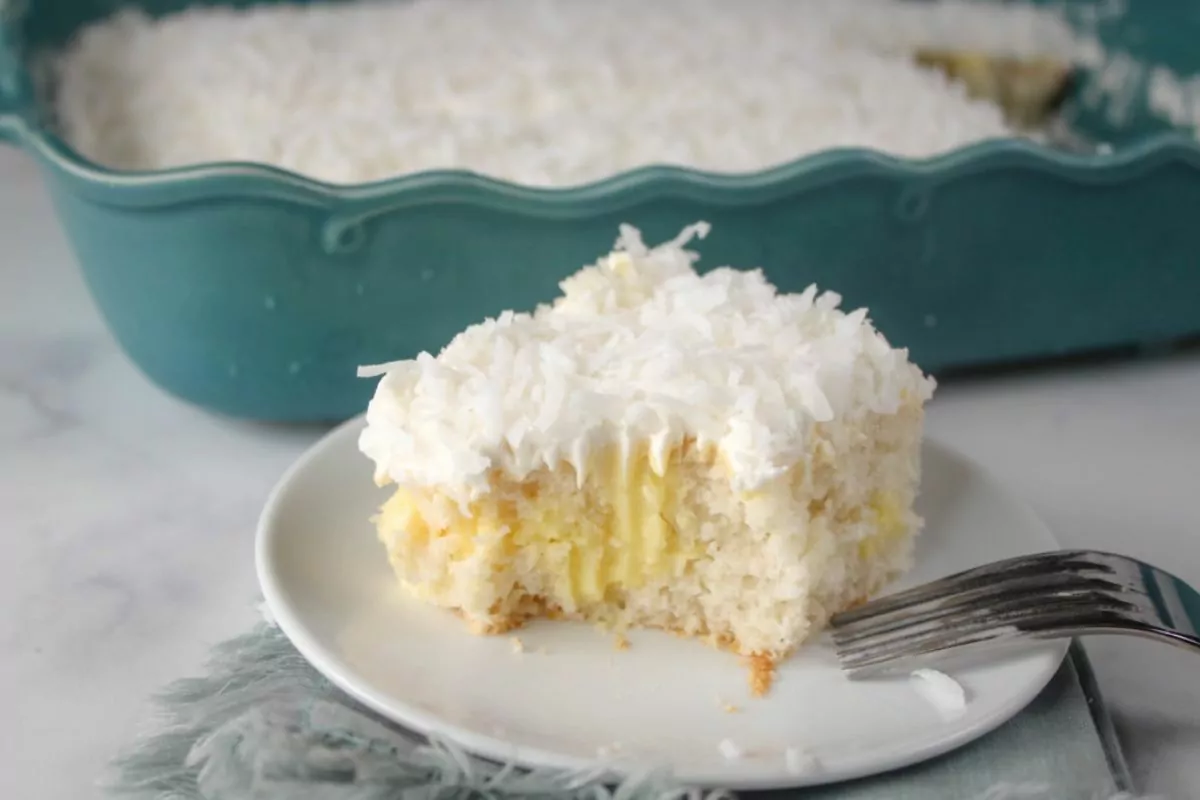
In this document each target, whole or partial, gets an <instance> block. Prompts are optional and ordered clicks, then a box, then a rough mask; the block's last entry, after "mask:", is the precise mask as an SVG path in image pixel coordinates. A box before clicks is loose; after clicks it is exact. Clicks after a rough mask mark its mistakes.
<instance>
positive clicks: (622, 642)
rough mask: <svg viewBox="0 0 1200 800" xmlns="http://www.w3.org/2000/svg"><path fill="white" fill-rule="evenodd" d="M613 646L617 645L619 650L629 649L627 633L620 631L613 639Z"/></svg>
mask: <svg viewBox="0 0 1200 800" xmlns="http://www.w3.org/2000/svg"><path fill="white" fill-rule="evenodd" d="M613 647H615V648H616V649H618V650H628V649H629V639H628V638H626V636H625V634H623V633H618V634H617V635H616V637H615V638H614V639H613Z"/></svg>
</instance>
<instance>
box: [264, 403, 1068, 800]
mask: <svg viewBox="0 0 1200 800" xmlns="http://www.w3.org/2000/svg"><path fill="white" fill-rule="evenodd" d="M362 425H363V423H362V420H361V419H356V420H352V421H351V422H348V423H346V424H345V425H343V426H341V427H340V428H338V429H337V430H335V431H333V432H332V433H330V434H329V435H328V436H327V437H326V438H325V439H324V440H322V441H321V442H320V443H318V444H317V445H316V446H315V447H313V449H312V450H310V451H309V452H308V453H307V454H306V455H304V456H303V457H302V458H301V459H300V460H299V461H298V462H297V463H296V464H295V465H294V466H293V467H292V468H291V469H290V470H289V471H288V473H287V474H286V475H285V476H284V477H283V479H282V480H281V481H280V483H279V485H278V486H277V487H276V489H275V491H274V492H273V494H272V496H271V498H270V500H269V501H268V503H267V506H266V509H265V510H264V512H263V515H262V519H261V521H260V523H259V529H258V542H257V558H258V576H259V582H260V583H261V585H262V590H263V593H264V595H265V597H266V601H267V604H268V607H269V609H270V611H271V613H272V614H273V615H274V617H275V619H276V620H277V622H278V623H279V625H280V627H281V628H282V629H283V631H284V633H285V634H286V635H287V636H288V637H289V638H290V639H291V641H292V642H293V643H294V644H295V646H296V648H297V649H298V650H299V651H300V652H301V653H302V654H303V655H304V656H305V657H306V658H307V659H308V660H309V661H310V662H311V663H312V664H313V666H315V667H316V668H317V669H318V670H320V671H321V672H322V673H324V674H325V676H326V677H328V678H329V679H330V680H331V681H333V683H334V684H336V685H337V686H339V687H340V688H342V689H343V690H345V691H346V692H347V693H349V694H350V695H352V696H354V697H355V698H357V699H358V700H360V701H361V702H363V703H365V704H366V705H367V706H369V707H371V708H373V709H375V710H377V711H378V712H380V713H381V714H384V715H385V716H387V717H390V718H391V719H394V720H396V721H397V722H399V723H401V724H403V725H405V726H407V727H409V728H412V729H415V730H418V731H421V732H424V733H436V734H439V735H441V736H443V737H445V738H447V739H450V740H453V741H455V742H457V743H458V744H460V745H461V746H462V747H463V748H464V749H466V750H468V751H471V752H474V753H477V754H479V755H483V756H487V757H490V758H493V759H496V760H500V761H506V762H507V761H514V762H516V763H518V764H521V765H526V766H544V767H563V768H571V769H590V768H594V767H597V766H601V765H603V764H605V763H608V764H612V763H614V762H613V761H612V757H611V756H610V755H608V754H616V755H617V756H618V761H617V762H616V768H617V769H618V770H619V769H621V768H622V766H621V765H622V764H624V765H626V766H628V765H632V764H638V765H641V766H645V765H648V764H655V765H661V766H666V767H669V768H671V769H673V771H674V774H675V776H676V778H677V779H678V780H681V781H684V782H686V783H690V784H694V785H704V786H722V787H725V788H729V789H763V788H778V787H786V786H802V785H812V784H819V783H829V782H833V781H841V780H847V779H850V778H855V777H862V776H865V775H871V774H875V773H879V772H884V771H886V770H890V769H894V768H897V767H901V766H906V765H908V764H912V763H915V762H917V761H921V760H923V759H926V758H930V757H932V756H935V755H939V754H941V753H944V752H947V751H949V750H951V749H953V748H955V747H958V746H959V745H962V744H965V743H967V742H969V741H971V740H972V739H975V738H977V737H979V736H981V735H983V734H984V733H987V732H988V731H990V730H992V729H993V728H995V727H997V726H998V725H1000V724H1001V723H1003V722H1004V721H1006V720H1007V719H1009V718H1010V717H1012V716H1013V715H1014V714H1016V713H1017V712H1018V711H1020V710H1021V709H1022V708H1023V707H1024V706H1025V705H1026V703H1028V702H1029V701H1030V700H1032V699H1033V698H1034V696H1036V695H1037V693H1038V692H1039V691H1041V689H1042V687H1043V686H1045V685H1046V683H1047V682H1048V681H1049V680H1050V678H1051V677H1052V676H1053V674H1054V672H1055V670H1056V669H1057V668H1058V665H1059V662H1060V661H1061V660H1062V657H1063V654H1064V653H1065V651H1066V645H1065V644H1062V643H1051V644H1041V645H1037V646H1035V647H1032V648H1029V649H1023V650H1022V651H1021V652H1019V653H1016V654H1011V655H1009V656H1007V657H1006V658H1004V659H1003V660H997V661H991V662H987V663H984V664H982V665H974V666H969V667H964V668H962V669H961V670H956V671H954V672H953V675H954V677H955V678H956V679H957V680H958V681H959V682H960V683H961V684H962V685H963V686H964V687H965V689H966V692H967V696H968V704H967V710H966V713H965V714H963V715H962V716H960V717H958V718H957V719H954V720H946V719H943V718H942V716H940V715H939V713H938V709H937V708H935V707H934V706H933V705H932V704H930V703H929V701H927V700H925V699H923V698H922V696H921V695H919V694H918V693H917V691H916V690H915V689H914V688H913V685H912V681H911V680H909V679H908V678H907V677H903V676H902V677H899V678H889V679H879V680H870V681H850V680H849V679H848V678H846V677H845V676H844V675H843V674H842V673H841V672H840V671H839V669H838V665H837V662H836V659H835V658H834V654H833V652H832V650H831V648H830V646H829V645H828V644H827V643H826V642H824V641H818V642H816V643H814V644H812V645H810V646H808V647H806V648H803V649H802V650H801V652H800V653H798V654H797V655H795V656H794V657H792V658H791V659H789V660H788V661H787V662H785V663H784V664H782V665H781V666H780V668H779V671H778V678H777V681H776V683H775V686H774V687H773V688H772V690H771V692H770V693H769V694H768V695H767V697H765V698H762V699H755V698H753V697H750V696H749V695H748V686H747V680H746V669H745V667H744V666H743V665H742V664H741V663H739V660H738V659H737V658H736V657H734V656H732V655H730V654H728V653H723V652H719V651H717V650H713V649H710V648H709V647H707V646H705V645H704V644H702V643H700V642H697V641H690V640H685V639H681V638H677V637H675V636H672V635H669V634H663V633H657V632H651V631H646V632H636V633H634V634H633V635H631V636H630V637H629V639H630V641H631V643H632V646H631V647H630V648H629V649H627V650H623V651H618V650H617V648H616V647H615V646H614V640H613V638H612V637H611V636H607V635H604V634H602V633H600V632H599V631H597V630H595V629H594V628H592V627H589V626H586V625H582V624H573V623H561V622H543V623H535V624H533V625H531V626H529V627H527V628H525V629H523V630H521V631H519V632H518V634H517V635H518V636H519V637H520V641H521V643H522V644H523V646H524V652H516V651H515V647H514V642H513V641H512V638H513V637H510V636H492V637H481V636H473V635H471V634H470V633H468V632H467V629H466V627H465V626H464V625H463V624H462V623H461V622H460V621H459V620H458V619H457V618H456V617H454V616H453V615H452V614H450V613H447V612H445V611H441V610H438V609H435V608H430V607H426V606H423V605H421V604H420V603H417V602H416V601H414V600H411V599H409V598H408V597H406V596H405V594H404V593H403V592H402V590H401V589H400V587H399V586H398V585H397V583H396V581H395V580H394V578H393V575H392V573H391V571H390V568H389V566H388V563H387V559H386V556H385V554H384V551H383V547H382V545H380V544H379V543H378V542H377V540H376V538H375V533H374V529H373V527H372V525H371V523H370V521H369V518H370V517H371V516H372V515H373V514H374V513H375V511H376V509H377V507H378V506H379V504H380V502H381V501H382V500H384V499H385V497H386V496H387V494H388V491H387V490H386V489H378V488H377V487H376V486H375V485H374V483H373V482H372V479H371V477H372V464H371V463H370V462H369V461H368V460H367V459H366V457H365V456H363V455H361V454H360V453H359V452H358V449H357V437H358V433H359V431H360V430H361V428H362ZM924 459H925V460H924V481H923V485H922V493H921V499H920V502H919V507H920V511H921V513H922V514H923V515H924V516H925V518H926V528H925V531H924V533H922V534H921V537H920V539H919V542H920V544H919V546H918V549H917V559H916V562H917V563H916V567H915V568H914V569H913V570H912V572H911V573H910V574H909V575H908V576H907V577H906V578H905V579H904V580H903V581H902V582H900V583H899V584H898V587H902V586H909V585H913V584H916V583H921V582H925V581H928V580H931V579H933V578H937V577H940V576H943V575H946V574H948V573H951V572H955V571H958V570H960V569H965V568H967V567H973V566H977V565H979V564H984V563H986V562H989V561H994V560H996V559H1001V558H1006V557H1009V556H1015V555H1021V554H1026V553H1032V552H1037V551H1042V550H1047V549H1053V548H1055V547H1057V545H1056V544H1055V542H1054V539H1053V537H1052V536H1051V535H1050V532H1049V531H1048V530H1047V529H1046V527H1045V526H1044V525H1043V524H1042V523H1041V522H1040V521H1039V520H1038V519H1037V518H1036V517H1035V516H1034V515H1033V513H1032V512H1030V511H1029V510H1028V509H1027V508H1026V507H1025V506H1024V505H1022V504H1021V503H1019V502H1017V501H1015V500H1014V499H1013V498H1011V497H1010V496H1009V495H1008V494H1007V493H1006V492H1005V491H1003V490H1002V489H1001V488H1000V487H998V486H997V485H996V484H995V482H994V481H993V480H992V479H991V478H990V477H988V476H987V475H986V474H984V473H983V472H982V471H981V470H980V468H979V467H978V466H976V465H974V464H973V463H971V462H970V461H968V460H966V459H964V458H963V457H961V456H958V455H956V454H954V453H952V452H950V451H948V450H946V449H945V448H943V447H940V446H938V445H936V444H932V443H931V444H927V445H926V448H925V454H924ZM729 705H732V706H736V707H737V708H738V709H739V711H738V712H736V713H730V711H729V709H728V708H727V707H725V706H729ZM723 740H729V741H730V742H732V743H734V744H735V745H736V746H737V747H738V748H740V749H741V750H742V751H743V754H742V755H741V757H740V758H734V759H729V758H725V757H724V756H723V755H722V753H721V751H720V747H719V745H720V744H721V742H722V741H723ZM788 748H798V749H799V750H800V752H802V753H804V754H806V755H809V756H812V757H813V760H814V762H815V763H814V765H813V766H812V767H811V768H809V769H804V770H802V771H800V773H799V774H793V773H794V772H795V763H794V756H793V772H789V770H788V765H787V763H786V757H785V753H786V751H787V749H788Z"/></svg>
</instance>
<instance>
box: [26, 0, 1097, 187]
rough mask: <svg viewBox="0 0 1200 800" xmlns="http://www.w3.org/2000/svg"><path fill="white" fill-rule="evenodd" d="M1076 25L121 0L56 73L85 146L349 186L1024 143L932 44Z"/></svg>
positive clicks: (751, 10) (734, 11) (595, 7)
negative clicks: (452, 175)
mask: <svg viewBox="0 0 1200 800" xmlns="http://www.w3.org/2000/svg"><path fill="white" fill-rule="evenodd" d="M112 5H117V4H112ZM1074 38H1075V37H1074V36H1073V35H1072V32H1071V29H1070V27H1069V26H1067V25H1066V23H1065V22H1064V21H1063V20H1062V18H1061V15H1060V14H1058V13H1056V12H1054V11H1053V10H1050V9H1045V8H1035V7H1033V6H1029V5H1027V4H1022V5H1020V6H1018V7H1014V4H1012V3H1004V4H1002V5H1000V4H992V3H979V2H949V1H948V0H940V2H921V3H914V2H904V1H903V0H857V1H856V2H853V3H848V2H845V0H738V2H728V0H654V2H646V0H605V1H604V2H581V1H580V0H504V2H488V1H487V0H457V1H455V0H405V2H372V1H369V0H368V1H364V2H314V3H310V4H304V5H300V4H292V3H272V4H255V5H252V6H250V7H248V8H237V9H235V8H232V7H229V6H228V5H221V6H216V7H207V6H196V7H191V8H187V9H184V10H182V11H179V12H177V13H173V14H167V15H163V16H155V17H151V16H150V15H147V14H145V13H143V12H141V11H138V10H136V9H126V10H123V11H121V12H119V13H117V14H114V15H113V16H111V17H109V18H107V19H104V20H102V21H99V22H96V23H94V24H92V25H88V26H87V27H86V28H84V29H83V30H81V31H80V32H79V35H77V36H75V37H73V38H72V40H71V43H70V44H69V46H68V47H66V48H65V49H64V50H63V51H62V52H61V53H58V54H56V56H55V57H54V58H53V59H51V60H50V61H49V62H48V63H49V65H50V67H49V69H48V75H47V78H46V79H47V80H48V81H50V82H52V83H53V84H54V85H55V91H54V106H55V108H54V110H55V114H56V118H57V122H58V128H59V130H60V132H61V133H62V134H63V135H64V136H65V137H66V139H67V141H68V142H70V144H71V145H72V147H74V148H75V149H77V150H78V151H79V152H80V153H82V154H83V155H85V156H87V157H88V158H90V159H92V160H94V161H96V162H97V163H100V164H105V165H107V166H111V167H115V168H118V169H133V170H144V169H162V168H167V167H177V166H183V165H189V164H197V163H205V162H214V161H229V160H236V161H255V162H260V163H266V164H272V165H276V166H280V167H285V168H288V169H292V170H296V171H298V172H300V173H302V174H305V175H308V176H310V177H314V178H318V179H321V180H325V181H332V182H336V183H343V184H345V183H360V182H364V181H373V180H379V179H383V178H389V177H393V176H395V175H401V174H405V173H410V172H415V171H420V170H426V169H436V168H465V169H472V170H476V171H479V172H483V173H485V174H488V175H493V176H495V177H501V178H507V179H510V180H515V181H519V182H521V183H526V184H532V185H539V186H567V185H575V184H579V183H582V182H587V181H592V180H597V179H600V178H604V177H607V176H609V175H612V174H613V173H615V172H620V171H623V170H626V169H630V168H633V167H639V166H643V165H645V164H651V163H668V164H677V165H682V166H690V167H698V168H702V169H708V170H718V171H721V172H745V171H752V170H758V169H762V168H765V167H770V166H773V165H776V164H781V163H785V162H787V161H791V160H793V159H795V158H798V157H800V156H802V155H806V154H809V153H813V152H817V151H820V150H824V149H827V148H831V147H870V148H875V149H880V150H883V151H886V152H890V153H896V154H900V155H906V156H928V155H933V154H935V153H941V152H944V151H947V150H952V149H955V148H957V147H961V146H963V145H965V144H968V143H971V142H975V141H979V140H983V139H991V138H995V137H1003V136H1010V135H1013V134H1014V131H1012V130H1011V128H1010V126H1009V125H1008V124H1006V123H1005V121H1004V118H1003V114H1002V113H1001V111H1000V109H999V108H998V107H997V106H995V105H994V104H991V103H988V102H984V101H982V100H975V99H972V98H971V97H970V96H969V95H968V93H967V92H966V91H965V89H964V88H963V86H961V85H959V84H957V83H955V82H953V81H951V80H950V79H949V78H947V77H946V76H945V75H943V74H941V73H939V72H937V71H936V70H931V69H926V68H923V67H921V66H919V65H917V64H916V63H914V61H913V59H912V52H913V51H914V50H915V49H917V48H918V47H929V46H949V45H952V46H954V47H957V48H972V49H982V50H987V51H990V52H999V53H1010V52H1012V53H1018V54H1026V53H1038V54H1049V55H1057V56H1059V57H1061V58H1070V57H1071V55H1072V53H1073V52H1074V50H1075V49H1076V45H1075V41H1074ZM215 54H219V56H216V55H215Z"/></svg>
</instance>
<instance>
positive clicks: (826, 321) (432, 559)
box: [359, 223, 934, 694]
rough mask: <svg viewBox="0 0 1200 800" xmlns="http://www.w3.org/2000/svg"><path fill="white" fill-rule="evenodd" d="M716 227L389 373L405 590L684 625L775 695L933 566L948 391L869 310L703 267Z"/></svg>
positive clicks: (376, 456)
mask: <svg viewBox="0 0 1200 800" xmlns="http://www.w3.org/2000/svg"><path fill="white" fill-rule="evenodd" d="M707 230H708V228H707V226H706V225H705V224H703V223H700V224H696V225H693V226H690V227H688V228H687V229H685V230H684V231H683V232H682V233H681V234H680V235H679V236H678V237H676V238H675V239H674V240H672V241H669V242H667V243H665V244H662V245H659V246H656V247H648V246H647V245H645V244H644V243H643V241H642V239H641V236H640V234H639V233H638V231H636V230H635V229H633V228H629V227H623V228H622V230H621V233H620V237H619V239H618V241H617V245H616V247H615V249H614V251H613V252H612V253H610V254H608V255H606V256H604V257H603V258H601V259H600V260H599V261H597V262H596V263H595V264H593V265H591V266H588V267H585V268H584V269H582V270H580V271H579V272H577V273H576V274H574V275H572V276H571V277H569V278H567V279H566V280H565V281H563V283H562V284H561V289H562V294H561V296H560V297H558V298H557V299H556V300H555V301H554V302H553V303H550V304H547V305H543V306H540V307H539V308H537V309H536V310H535V311H533V312H532V313H513V312H505V313H503V314H501V315H500V316H499V317H497V318H494V319H488V320H485V321H483V322H480V323H479V324H477V325H473V326H471V327H470V328H468V329H467V330H465V331H463V332H462V333H460V334H459V335H458V336H457V337H455V338H454V340H453V341H451V342H450V344H449V345H447V346H446V347H445V348H444V349H443V350H442V352H441V353H440V354H438V355H437V356H433V355H430V354H428V353H422V354H421V355H420V356H418V357H417V358H415V359H411V360H405V361H397V362H394V363H390V364H384V365H380V366H374V367H364V368H362V369H361V370H360V374H362V375H363V376H364V377H375V376H381V377H380V380H379V383H378V386H377V388H376V391H375V394H374V397H373V398H372V400H371V402H370V405H369V406H368V409H367V414H366V422H367V424H366V427H365V429H364V430H363V432H362V434H361V438H360V440H359V447H360V449H361V450H362V452H363V453H364V454H366V455H367V456H368V457H369V458H370V459H371V460H372V461H373V462H374V464H375V479H376V482H377V483H379V484H380V485H394V486H395V491H394V494H392V496H391V497H390V499H389V500H387V501H386V503H385V504H384V505H383V507H382V508H381V510H380V512H379V514H378V516H377V517H376V519H375V524H376V527H377V531H378V535H379V538H380V540H381V541H382V543H383V545H384V546H385V547H386V550H387V555H388V558H389V559H390V562H391V565H392V567H393V569H394V570H395V572H396V574H397V576H398V578H399V580H400V582H401V583H402V584H403V585H404V587H406V588H407V590H408V591H409V592H411V593H412V594H413V595H414V596H415V597H417V598H419V599H421V600H423V601H425V602H428V603H431V604H434V605H436V606H440V607H443V608H446V609H450V610H453V611H454V612H456V613H457V614H458V615H460V616H461V617H462V618H463V620H465V622H466V624H467V625H468V626H469V627H470V629H471V630H472V631H473V632H476V633H480V634H495V633H501V632H505V631H509V630H512V629H514V628H516V627H519V626H520V625H521V624H523V623H524V622H526V621H527V620H529V619H531V618H536V617H555V618H564V619H577V620H584V621H588V622H594V623H598V624H601V625H603V626H604V627H606V628H607V629H610V630H617V631H622V630H625V629H628V628H636V627H650V628H660V629H664V630H668V631H673V632H676V633H679V634H683V635H686V636H691V637H698V638H703V639H705V640H707V641H709V642H710V643H712V644H714V645H717V646H720V647H722V648H726V649H728V650H731V651H734V652H736V653H738V654H740V655H741V656H744V657H745V658H746V659H747V661H748V663H749V664H750V665H751V685H752V688H753V690H754V692H755V693H756V694H762V693H764V692H765V691H766V689H767V688H768V687H769V684H770V679H771V675H772V674H773V669H774V665H775V664H776V663H777V662H778V661H779V660H780V659H782V658H784V657H786V656H787V655H788V654H789V653H791V652H792V651H794V650H795V649H796V648H797V647H798V646H800V645H801V644H802V643H804V642H805V641H806V640H808V639H809V638H810V637H812V636H813V635H814V634H815V633H817V632H818V631H820V630H821V628H822V627H823V626H824V625H825V623H826V621H827V620H828V618H829V617H830V615H831V614H833V613H835V612H837V611H839V610H842V609H845V608H847V607H849V606H851V605H854V604H856V603H858V602H860V601H862V600H864V599H865V598H867V597H868V596H869V595H871V594H872V593H874V592H876V591H877V590H879V589H880V588H881V587H882V586H883V585H884V584H885V583H886V582H888V581H889V580H890V579H892V578H894V577H895V576H896V575H898V574H899V573H901V572H903V571H904V570H905V569H906V568H907V567H908V566H909V564H910V562H911V559H912V550H913V542H914V537H915V536H916V534H917V532H918V530H919V528H920V525H921V523H920V520H919V519H918V517H917V516H916V515H915V513H914V511H913V500H914V497H915V494H916V491H917V485H918V481H919V477H920V443H921V436H922V423H923V407H924V403H925V402H926V401H927V400H928V399H929V398H930V396H931V394H932V392H933V388H934V383H933V381H932V379H930V378H928V377H926V376H925V375H924V374H923V373H922V372H921V370H920V369H919V368H918V367H917V366H915V365H914V364H913V363H911V362H910V361H909V359H908V357H907V353H906V351H904V350H900V349H896V348H893V347H892V346H891V345H890V344H889V343H888V342H887V341H886V339H885V338H884V337H883V336H882V335H881V334H880V333H879V332H878V331H877V330H875V328H874V327H873V326H872V324H871V323H870V321H869V320H868V318H867V314H866V311H865V310H859V311H854V312H852V313H844V312H843V311H841V310H839V307H838V306H839V304H840V300H841V298H840V297H838V295H836V294H834V293H832V292H825V293H819V292H818V291H817V289H816V288H815V287H810V288H809V289H808V290H807V291H805V292H803V293H800V294H783V293H780V292H778V291H777V290H776V289H775V288H774V287H773V286H772V285H771V284H770V283H769V282H768V281H767V279H766V278H765V276H764V275H763V273H762V272H761V271H760V270H740V269H734V268H728V267H726V268H720V269H715V270H712V271H709V272H706V273H705V274H699V273H698V272H697V270H696V268H695V262H696V259H697V256H696V255H695V253H693V252H691V251H689V250H688V249H687V246H688V245H689V243H690V242H692V241H693V240H695V239H701V238H703V236H704V235H705V234H706V233H707Z"/></svg>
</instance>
